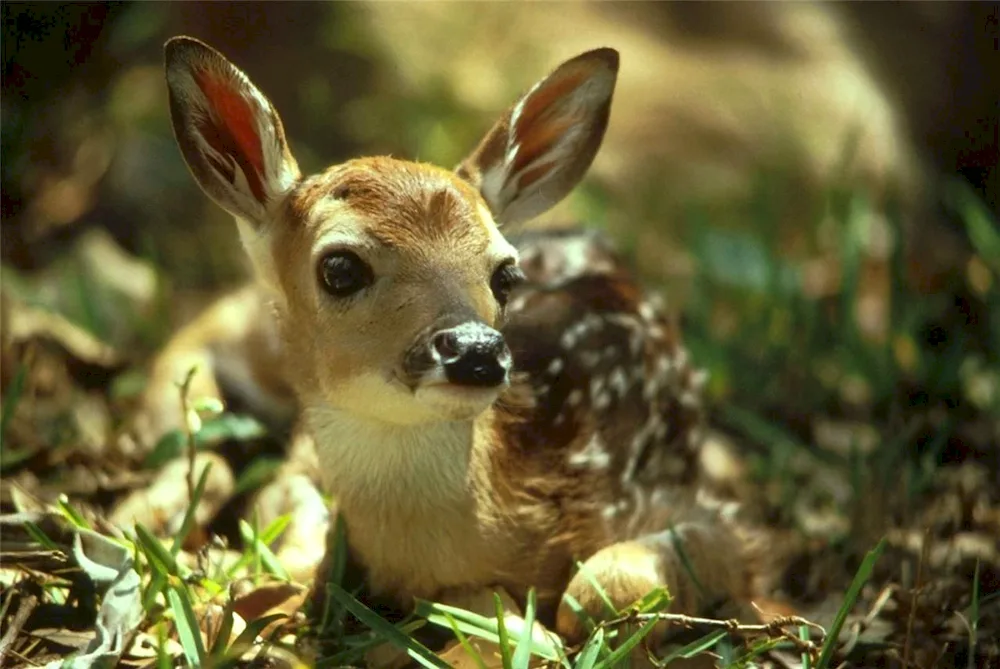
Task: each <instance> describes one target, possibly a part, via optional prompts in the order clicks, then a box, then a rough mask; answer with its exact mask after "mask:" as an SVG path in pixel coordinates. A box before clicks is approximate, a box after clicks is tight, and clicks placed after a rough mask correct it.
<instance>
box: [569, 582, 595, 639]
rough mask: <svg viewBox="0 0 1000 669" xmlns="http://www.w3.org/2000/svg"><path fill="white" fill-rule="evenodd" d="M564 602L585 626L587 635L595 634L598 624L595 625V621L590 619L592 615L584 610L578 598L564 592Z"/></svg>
mask: <svg viewBox="0 0 1000 669" xmlns="http://www.w3.org/2000/svg"><path fill="white" fill-rule="evenodd" d="M563 602H565V603H566V606H568V607H569V608H570V610H571V611H572V612H573V615H575V616H576V618H577V620H579V621H580V622H581V623H582V624H583V627H584V629H586V630H587V634H593V633H594V630H595V629H596V628H597V623H595V622H594V619H593V618H591V617H590V614H588V613H587V612H586V611H585V610H584V609H583V606H582V605H581V604H580V602H578V601H577V599H576V597H574V596H573V595H571V594H569V593H568V592H564V593H563Z"/></svg>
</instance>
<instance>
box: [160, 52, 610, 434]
mask: <svg viewBox="0 0 1000 669" xmlns="http://www.w3.org/2000/svg"><path fill="white" fill-rule="evenodd" d="M166 54H167V82H168V87H169V92H170V104H171V113H172V119H173V124H174V130H175V134H176V136H177V140H178V143H179V145H180V147H181V149H182V152H183V154H184V157H185V159H186V161H187V163H188V165H189V167H190V168H191V171H192V173H193V174H194V176H195V178H196V180H197V181H198V183H199V184H200V185H201V187H202V188H203V189H204V190H205V192H206V193H207V194H208V195H209V196H210V197H212V198H213V199H214V200H215V201H216V202H217V203H218V204H219V205H221V206H222V207H223V208H225V209H226V210H227V211H229V212H230V213H231V214H233V215H234V216H235V217H236V221H237V224H238V229H239V232H240V236H241V238H242V241H243V244H244V247H245V248H246V250H247V252H248V255H249V257H250V259H251V261H252V263H253V265H254V267H255V269H256V272H257V274H258V277H259V278H260V279H261V281H262V282H263V283H264V284H265V285H266V286H268V287H269V288H270V289H271V290H272V292H273V293H274V295H275V297H276V299H275V304H276V308H277V315H278V318H279V319H280V322H281V328H282V331H283V333H284V338H285V340H286V353H287V356H288V364H289V365H290V367H291V370H290V371H291V374H290V376H291V377H292V378H293V379H294V380H295V383H296V385H297V387H298V390H299V392H300V393H301V394H303V395H305V397H304V398H303V399H304V400H305V401H306V402H316V401H320V402H323V403H324V404H326V405H329V406H332V407H334V408H337V409H342V410H346V411H351V412H354V413H359V414H364V415H368V416H371V417H374V418H378V419H380V420H383V421H388V422H393V423H402V424H413V423H422V422H428V421H440V420H460V419H467V418H470V417H472V416H475V415H476V414H478V413H479V412H481V411H483V410H484V409H485V408H487V407H488V406H489V405H490V404H492V402H494V401H495V400H496V398H497V397H498V395H499V394H500V392H502V391H503V389H504V388H505V387H506V386H507V384H508V382H509V375H510V372H511V368H512V361H511V355H510V351H509V350H508V348H507V345H506V343H505V342H504V339H503V336H502V335H501V334H500V332H499V329H500V327H501V324H502V321H503V316H504V306H505V304H506V300H507V296H508V294H509V292H510V290H511V289H512V288H513V287H514V285H516V283H517V282H518V281H519V280H520V278H521V274H520V270H519V269H518V267H517V253H516V251H515V250H514V248H513V247H512V246H511V245H510V244H509V243H508V242H507V240H506V239H504V237H503V235H502V234H501V233H500V230H499V228H498V223H506V224H512V223H517V222H520V221H522V220H525V219H527V218H530V217H532V216H534V215H536V214H538V213H540V212H541V211H544V210H545V209H547V208H549V207H550V206H552V205H553V204H554V203H555V202H557V201H558V200H560V199H561V198H562V197H563V196H564V195H565V194H566V193H567V192H568V191H569V190H570V189H571V188H572V187H573V186H574V185H575V184H576V183H577V181H578V180H579V179H580V177H582V175H583V174H584V172H585V171H586V169H587V167H588V166H589V165H590V162H591V161H592V160H593V157H594V155H595V154H596V151H597V148H598V146H599V145H600V140H601V138H602V137H603V133H604V129H605V127H606V126H607V120H608V114H609V111H610V102H611V95H612V92H613V89H614V82H615V77H616V74H617V64H618V63H617V54H616V53H615V52H613V51H611V50H608V49H601V50H597V51H592V52H588V53H586V54H583V55H581V56H578V57H577V58H575V59H573V60H571V61H568V62H567V63H565V64H563V65H562V66H561V67H560V68H559V69H558V70H556V71H555V72H554V73H553V74H551V75H550V76H549V77H547V78H546V79H544V80H542V81H541V82H539V83H538V84H536V85H535V87H534V88H532V89H531V90H530V91H529V92H528V93H527V94H526V95H525V96H523V97H522V98H521V99H520V100H519V101H518V102H517V103H516V104H515V105H514V106H513V107H512V108H511V109H510V110H509V111H508V112H507V114H506V115H504V117H502V118H501V119H500V121H498V122H497V124H496V125H495V126H494V127H493V129H492V130H491V131H490V133H488V134H487V135H486V137H485V138H484V139H483V141H482V142H481V143H480V145H479V147H478V148H477V149H476V151H475V152H473V154H472V155H471V156H470V157H469V158H467V159H466V160H465V161H463V163H462V164H461V165H460V166H459V167H458V168H457V169H456V170H454V171H452V170H446V169H442V168H438V167H434V166H431V165H426V164H418V163H413V162H408V161H402V160H395V159H391V158H366V159H357V160H351V161H348V162H346V163H343V164H341V165H336V166H333V167H331V168H329V169H328V170H326V171H325V172H324V173H322V174H319V175H314V176H310V177H305V178H303V177H302V176H301V174H300V173H299V170H298V166H297V164H296V163H295V160H294V159H293V158H292V156H291V153H290V152H289V150H288V146H287V143H286V141H285V137H284V131H283V128H282V125H281V121H280V120H279V117H278V115H277V112H276V111H275V110H274V108H273V106H272V105H271V103H270V102H269V101H268V100H267V99H266V98H265V97H264V96H263V94H261V93H260V92H259V91H258V90H257V89H256V88H255V87H254V86H253V84H251V83H250V81H249V79H248V78H247V77H246V75H244V74H243V73H242V72H240V71H239V70H238V69H236V68H235V66H233V65H232V64H231V63H229V62H228V61H226V60H225V59H224V58H223V57H222V56H221V55H219V54H218V53H217V52H215V51H213V50H212V49H210V48H209V47H207V46H205V45H204V44H202V43H200V42H197V41H195V40H192V39H190V38H174V39H172V40H170V41H169V42H168V43H167V47H166Z"/></svg>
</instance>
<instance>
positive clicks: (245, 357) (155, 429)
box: [130, 286, 294, 450]
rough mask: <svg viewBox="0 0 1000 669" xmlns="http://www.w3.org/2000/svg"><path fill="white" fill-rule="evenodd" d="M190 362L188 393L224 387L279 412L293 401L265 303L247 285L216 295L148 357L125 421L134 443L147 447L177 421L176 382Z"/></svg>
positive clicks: (214, 393)
mask: <svg viewBox="0 0 1000 669" xmlns="http://www.w3.org/2000/svg"><path fill="white" fill-rule="evenodd" d="M195 365H197V367H198V370H197V372H196V373H195V375H194V377H193V379H192V381H191V386H190V392H189V396H190V397H191V398H192V399H197V398H202V397H214V398H217V399H220V400H221V399H222V398H223V388H224V389H225V390H226V392H227V394H228V393H229V392H234V393H236V394H237V395H239V396H240V397H241V398H243V399H245V400H246V401H247V402H248V403H249V404H250V405H252V406H253V407H254V410H255V411H256V410H257V409H260V410H261V411H262V412H265V413H271V414H272V415H275V416H278V415H280V416H284V415H285V414H287V413H289V412H290V411H291V409H292V408H293V406H294V405H293V403H292V395H291V391H290V390H289V389H288V387H287V385H286V384H285V381H284V379H283V377H282V366H281V355H280V344H279V341H278V338H277V335H276V332H275V329H274V325H273V321H272V318H271V314H270V311H269V308H268V305H267V304H266V301H265V300H264V299H263V297H262V295H261V294H260V292H259V291H258V290H257V289H256V288H255V287H254V286H247V287H244V288H241V289H239V290H236V291H233V292H231V293H228V294H226V295H224V296H223V297H221V298H219V299H218V300H217V301H216V302H214V303H213V304H212V305H211V306H209V307H208V308H207V309H206V310H205V311H204V312H202V313H201V314H200V315H199V316H198V317H197V318H195V319H194V320H193V321H192V322H190V323H188V324H187V325H185V326H184V327H183V328H181V329H180V330H179V331H178V332H177V333H176V334H175V335H174V336H173V338H172V339H171V340H170V341H169V342H168V343H167V345H166V346H165V347H164V349H163V350H162V351H161V352H160V353H159V355H157V357H156V359H155V360H154V361H153V364H152V367H151V369H150V376H149V382H148V383H147V385H146V388H145V390H144V391H143V394H142V397H141V398H140V402H139V406H138V409H137V411H136V413H135V415H134V416H133V418H132V423H131V426H130V427H131V432H132V436H133V438H134V439H136V440H137V442H138V444H137V446H138V447H139V448H140V449H143V450H145V449H149V448H152V447H153V445H154V444H155V443H156V442H157V440H158V439H159V438H160V437H162V436H163V435H164V434H166V433H167V432H169V431H170V430H172V429H175V428H178V427H180V426H181V425H183V419H184V417H183V415H182V411H181V403H180V394H179V391H178V388H177V386H178V384H180V383H181V382H182V381H183V380H184V378H185V376H186V375H187V373H188V370H190V369H191V368H192V367H193V366H195Z"/></svg>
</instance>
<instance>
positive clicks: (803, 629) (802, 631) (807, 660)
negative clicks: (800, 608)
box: [799, 625, 812, 669]
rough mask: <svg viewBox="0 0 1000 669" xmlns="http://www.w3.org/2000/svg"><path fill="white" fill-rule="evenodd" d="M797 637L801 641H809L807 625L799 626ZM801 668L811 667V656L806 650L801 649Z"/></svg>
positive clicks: (808, 668) (809, 668)
mask: <svg viewBox="0 0 1000 669" xmlns="http://www.w3.org/2000/svg"><path fill="white" fill-rule="evenodd" d="M799 638H800V639H802V640H803V641H805V642H807V643H808V641H809V626H808V625H801V626H799ZM801 657H802V669H812V656H811V655H810V654H809V653H808V652H806V651H802V655H801Z"/></svg>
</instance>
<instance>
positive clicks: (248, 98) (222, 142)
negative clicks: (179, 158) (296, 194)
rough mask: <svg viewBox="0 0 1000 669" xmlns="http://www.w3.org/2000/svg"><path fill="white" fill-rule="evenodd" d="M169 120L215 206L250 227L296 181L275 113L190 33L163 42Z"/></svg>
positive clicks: (230, 66) (296, 170) (294, 166)
mask: <svg viewBox="0 0 1000 669" xmlns="http://www.w3.org/2000/svg"><path fill="white" fill-rule="evenodd" d="M164 54H165V59H166V74H167V88H168V91H169V97H170V118H171V121H172V123H173V127H174V135H175V136H176V138H177V143H178V144H179V145H180V148H181V152H182V153H183V155H184V160H185V161H186V162H187V164H188V166H189V167H190V169H191V172H192V174H193V175H194V177H195V180H196V181H197V182H198V184H199V185H200V186H201V188H202V189H203V190H204V191H205V193H206V194H208V196H209V197H211V198H212V199H213V200H214V201H215V202H216V203H217V204H218V205H219V206H221V207H222V208H223V209H225V210H226V211H228V212H229V213H231V214H233V215H235V216H238V217H239V218H242V219H244V220H246V221H248V222H249V223H250V224H252V225H253V226H255V227H258V226H261V225H263V223H264V222H265V221H267V220H268V216H267V213H268V205H269V204H270V203H272V202H274V201H275V200H276V199H277V198H279V197H280V196H281V195H283V194H284V193H286V192H287V191H288V190H289V189H290V188H291V187H292V185H293V184H294V183H295V182H296V181H297V180H298V179H299V177H300V172H299V168H298V164H297V163H296V162H295V159H294V158H293V157H292V154H291V152H290V151H289V150H288V143H287V142H286V141H285V132H284V129H283V128H282V125H281V119H280V118H279V117H278V112H277V111H276V110H275V109H274V106H273V105H272V104H271V102H270V101H269V100H268V99H267V98H266V97H265V96H264V94H263V93H261V92H260V91H259V90H258V89H257V87H256V86H254V85H253V83H252V82H251V81H250V79H249V78H248V77H247V76H246V75H245V74H244V73H243V72H241V71H240V70H239V69H238V68H237V67H236V66H235V65H233V64H232V63H230V62H229V61H228V60H227V59H226V58H225V57H224V56H222V55H221V54H220V53H219V52H217V51H216V50H214V49H212V48H211V47H209V46H208V45H206V44H204V43H203V42H200V41H198V40H196V39H193V38H191V37H174V38H172V39H170V40H168V41H167V43H166V45H165V46H164Z"/></svg>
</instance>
